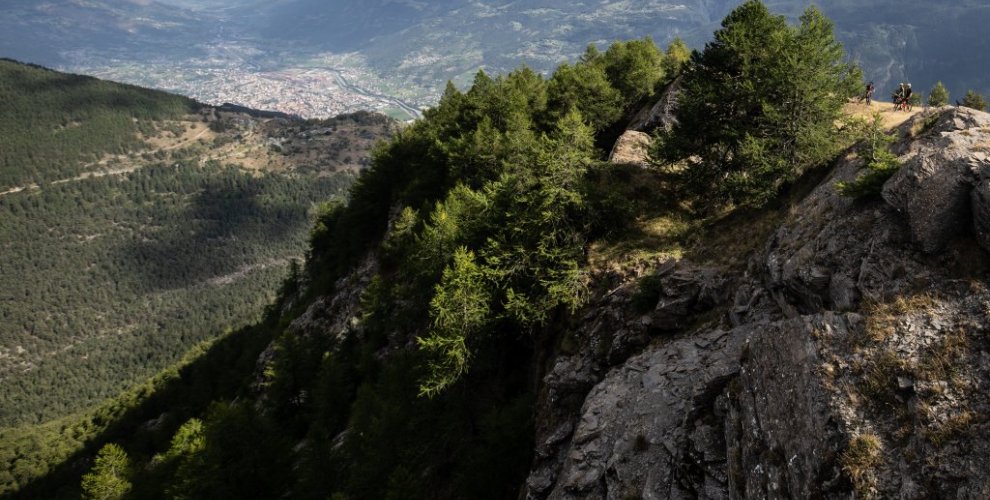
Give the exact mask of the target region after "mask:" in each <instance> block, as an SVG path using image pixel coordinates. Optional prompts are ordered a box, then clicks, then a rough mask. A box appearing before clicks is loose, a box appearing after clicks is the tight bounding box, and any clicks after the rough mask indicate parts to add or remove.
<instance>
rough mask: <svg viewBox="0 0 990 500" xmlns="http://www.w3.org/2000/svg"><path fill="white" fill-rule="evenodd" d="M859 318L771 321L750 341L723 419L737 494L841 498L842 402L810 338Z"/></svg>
mask: <svg viewBox="0 0 990 500" xmlns="http://www.w3.org/2000/svg"><path fill="white" fill-rule="evenodd" d="M860 322H861V320H860V318H859V317H858V316H855V315H854V316H852V317H847V316H842V315H836V314H832V313H826V314H824V315H815V316H805V317H801V318H796V319H793V320H788V321H783V322H777V323H774V324H772V325H769V326H768V327H767V328H764V329H761V330H760V331H759V332H757V333H756V334H755V335H753V336H752V337H751V339H750V342H749V343H748V345H747V349H746V353H745V355H744V356H743V357H744V361H743V362H742V366H741V369H740V372H739V373H740V376H739V378H738V379H737V380H736V381H735V382H734V383H733V384H732V389H730V390H728V391H727V392H726V394H725V395H724V396H723V397H725V398H727V401H728V404H727V406H728V407H729V411H728V415H727V416H726V419H725V421H724V429H725V436H726V448H725V449H726V452H727V456H728V469H729V470H728V478H729V481H728V485H727V486H728V491H729V492H731V495H732V496H733V497H738V498H767V499H771V498H781V499H783V498H828V497H832V496H841V493H842V491H843V489H844V488H845V487H846V485H845V484H844V483H843V482H842V477H841V467H840V465H839V461H838V460H837V459H838V457H839V455H840V454H841V452H842V451H843V450H844V448H845V447H846V444H847V442H848V423H847V422H846V421H845V419H844V417H843V416H842V412H841V409H842V407H843V403H842V402H840V401H837V399H838V397H837V396H836V395H835V394H834V393H833V391H831V390H829V389H828V383H829V378H828V377H827V376H823V374H822V372H821V368H820V367H821V365H822V363H823V361H824V359H823V355H822V352H821V350H820V349H819V347H818V340H817V339H816V336H818V337H821V336H828V337H832V338H835V337H838V338H848V337H850V336H851V335H853V333H851V328H850V323H853V324H855V323H860Z"/></svg>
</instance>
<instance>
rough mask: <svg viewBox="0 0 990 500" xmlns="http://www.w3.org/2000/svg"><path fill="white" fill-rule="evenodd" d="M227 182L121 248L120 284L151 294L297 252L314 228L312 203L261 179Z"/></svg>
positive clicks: (118, 260)
mask: <svg viewBox="0 0 990 500" xmlns="http://www.w3.org/2000/svg"><path fill="white" fill-rule="evenodd" d="M227 181H228V179H213V180H210V181H209V182H208V184H207V185H206V186H205V187H204V188H203V189H202V190H201V191H200V192H198V193H197V194H194V195H192V199H191V201H190V204H189V205H188V207H186V208H185V209H183V210H182V212H181V213H180V214H178V215H177V216H176V217H174V218H170V220H167V221H154V220H148V221H147V225H148V226H155V225H160V229H158V230H153V229H154V228H153V227H152V228H150V229H149V228H145V229H148V230H146V231H144V232H145V233H146V234H145V235H144V236H140V237H139V236H135V237H134V238H133V239H132V240H131V241H130V242H129V243H127V244H125V245H123V246H122V247H120V248H118V249H117V250H116V255H115V256H114V258H113V259H112V260H113V261H114V262H115V263H116V265H117V266H119V267H120V268H121V272H120V276H121V282H118V284H117V285H118V287H125V288H126V289H129V290H130V291H132V292H134V293H147V292H155V291H161V290H171V289H176V288H185V287H190V286H195V285H199V284H203V283H207V282H209V280H211V279H217V278H220V277H223V276H226V275H230V274H232V273H236V272H238V271H239V270H243V269H244V268H245V266H250V265H253V264H258V263H260V262H264V261H267V260H271V259H277V258H282V257H284V256H285V255H286V252H289V251H293V250H295V246H296V243H295V241H294V240H296V239H297V238H299V237H300V234H302V233H304V232H305V229H306V228H307V227H308V226H309V221H308V219H307V217H306V209H307V207H305V206H303V205H302V204H300V203H298V202H296V201H294V200H292V199H291V198H290V197H287V196H285V197H281V198H276V197H274V196H272V195H271V194H270V193H268V192H267V190H266V189H265V186H264V185H262V183H261V181H259V180H257V179H255V178H247V180H246V181H244V182H238V183H234V184H233V185H232V184H231V183H229V182H227Z"/></svg>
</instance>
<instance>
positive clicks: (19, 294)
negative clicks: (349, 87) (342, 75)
mask: <svg viewBox="0 0 990 500" xmlns="http://www.w3.org/2000/svg"><path fill="white" fill-rule="evenodd" d="M0 82H3V84H2V85H3V93H2V96H3V100H4V103H3V106H2V107H0V130H2V131H3V132H2V134H0V137H2V138H3V139H2V141H3V142H4V147H3V148H0V151H2V153H0V154H2V156H3V159H2V160H3V164H2V169H0V172H2V177H3V179H4V181H3V183H4V187H3V188H0V214H2V216H0V247H2V249H3V251H2V253H3V263H2V264H0V290H2V292H0V297H2V300H0V380H2V382H3V383H2V384H0V399H2V400H3V401H4V404H3V405H2V409H0V427H8V426H12V425H22V424H35V423H40V422H44V421H47V420H50V419H54V418H58V417H61V416H64V415H67V414H69V413H73V412H76V411H79V410H81V409H83V408H87V407H90V406H92V405H95V404H97V403H99V402H101V401H102V400H104V399H105V398H109V397H112V396H115V395H117V394H119V393H120V392H121V391H122V390H123V389H125V388H126V387H128V386H129V385H131V384H133V383H135V382H138V381H141V380H144V379H147V378H148V377H149V376H151V375H153V374H155V373H157V372H158V371H159V370H161V369H162V368H164V367H165V366H167V365H169V364H172V363H174V362H175V360H177V359H178V358H179V357H180V356H181V355H182V354H183V353H184V352H186V351H187V350H188V349H189V348H190V347H192V346H193V345H195V344H197V343H199V342H201V341H204V340H208V339H212V338H215V337H216V336H218V335H219V334H221V333H222V332H223V331H224V330H226V329H229V328H235V327H238V326H240V325H244V324H247V323H250V322H252V321H255V320H256V318H257V317H258V315H259V314H260V311H261V310H262V308H263V307H264V305H266V304H267V303H269V302H270V301H271V299H272V297H273V293H274V290H275V288H276V287H277V284H278V283H279V282H280V280H281V279H282V276H283V275H284V274H285V273H286V270H287V269H288V267H289V264H290V262H291V261H292V260H294V259H301V258H302V257H303V255H304V252H305V240H306V236H307V234H308V232H309V227H310V224H311V217H312V214H313V213H315V211H316V209H315V207H316V205H318V204H319V203H324V202H327V201H331V200H334V199H337V198H342V197H343V196H344V195H345V193H346V189H347V188H348V187H349V186H350V184H351V182H352V179H353V171H354V170H357V169H359V168H361V163H362V162H364V161H365V159H366V158H367V156H368V154H369V152H370V149H371V146H372V145H373V143H374V142H375V140H376V139H377V138H379V137H383V136H385V135H386V134H388V133H389V131H390V127H391V124H390V122H389V121H388V120H387V119H385V118H383V117H378V116H373V115H368V114H362V115H354V116H350V117H342V118H340V119H334V120H326V121H319V122H318V121H311V122H305V121H290V120H285V119H263V118H256V117H253V116H251V115H248V114H244V113H230V112H223V111H218V110H216V109H213V108H209V107H201V106H199V105H197V104H196V103H194V102H192V101H189V100H188V99H185V98H182V97H178V96H173V95H169V94H164V93H161V92H156V91H151V90H146V89H139V88H135V87H130V86H124V85H118V84H114V83H111V82H104V81H99V80H95V79H92V78H88V77H81V76H76V75H65V74H61V73H57V72H53V71H49V70H45V69H41V68H38V67H32V66H26V65H21V64H18V63H15V62H11V61H0Z"/></svg>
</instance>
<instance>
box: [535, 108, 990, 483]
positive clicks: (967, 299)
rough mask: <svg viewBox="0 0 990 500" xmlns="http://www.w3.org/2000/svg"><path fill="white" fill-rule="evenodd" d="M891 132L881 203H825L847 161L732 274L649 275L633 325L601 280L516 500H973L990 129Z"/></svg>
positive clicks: (964, 121) (551, 380)
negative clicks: (888, 174)
mask: <svg viewBox="0 0 990 500" xmlns="http://www.w3.org/2000/svg"><path fill="white" fill-rule="evenodd" d="M900 132H901V134H902V136H903V137H904V139H903V140H902V141H901V142H900V143H899V144H898V145H897V146H896V151H897V152H898V154H900V155H901V161H902V162H903V164H904V166H903V168H902V169H901V170H900V171H899V172H898V173H897V174H896V175H895V176H894V177H892V178H891V179H890V180H889V181H888V182H887V183H886V185H885V186H884V190H883V197H882V198H883V199H882V200H879V199H875V200H866V201H854V200H851V199H849V198H844V197H842V196H840V195H839V194H838V193H837V192H836V190H835V187H834V185H835V183H836V182H837V181H842V180H851V179H853V178H855V176H856V175H857V173H858V171H859V170H860V169H861V168H862V166H863V162H862V160H861V159H859V158H857V157H856V156H855V154H850V155H849V156H848V157H846V158H845V159H844V160H842V161H840V162H839V163H838V165H837V166H836V167H835V168H834V170H833V171H832V172H831V174H830V175H829V177H828V178H827V179H826V180H824V181H823V182H822V183H821V184H820V185H819V186H818V187H817V188H816V189H815V190H814V191H813V192H812V193H811V194H810V195H808V196H807V197H806V198H805V199H804V200H803V201H802V202H801V203H800V205H799V206H798V207H796V209H795V210H793V215H792V216H791V217H790V218H789V219H788V220H786V221H785V222H784V223H783V224H782V225H781V226H780V227H779V228H778V229H777V230H776V232H775V233H774V234H773V235H772V237H771V238H770V239H769V241H767V242H766V244H765V246H764V247H763V250H762V251H761V252H758V254H756V255H753V256H752V257H751V258H750V260H749V262H748V265H747V266H746V269H728V268H718V267H704V266H700V265H697V264H693V263H690V262H686V261H669V262H664V263H661V264H659V265H658V266H657V268H656V270H655V271H652V274H653V278H652V279H653V281H654V282H655V283H657V289H658V291H659V299H658V300H657V302H656V304H655V306H654V307H653V308H652V310H651V311H649V312H647V313H646V314H641V313H639V312H638V311H640V310H642V309H638V308H637V307H634V305H633V297H634V295H635V290H636V285H635V283H636V282H637V281H638V279H639V278H640V277H641V275H642V274H643V273H642V271H641V270H640V271H637V272H630V273H629V274H628V275H613V276H606V277H603V280H604V281H606V282H608V284H607V285H606V286H603V287H601V288H602V291H601V292H599V293H598V294H597V295H596V296H595V298H594V299H593V300H592V302H591V304H590V305H589V307H588V309H587V310H586V312H585V315H584V317H583V321H582V322H581V326H580V327H579V328H578V330H577V331H576V332H572V334H573V335H572V337H573V339H576V340H575V342H576V343H577V344H578V347H577V348H575V349H571V350H570V351H569V352H571V353H570V354H568V353H566V352H564V353H560V354H558V355H557V356H556V358H555V359H554V360H553V362H552V363H551V366H550V367H549V369H548V372H547V374H546V375H545V377H544V378H543V387H542V391H541V395H540V401H539V403H538V408H537V420H536V422H537V440H536V447H537V448H536V457H535V460H534V463H533V467H532V470H531V473H530V476H529V478H528V481H527V484H526V486H525V489H526V496H527V497H528V498H532V499H544V498H552V499H564V498H609V499H619V498H621V499H625V498H644V499H645V498H838V497H841V498H848V497H850V495H851V494H852V495H855V496H856V497H863V498H868V497H877V496H879V497H884V498H889V497H893V498H919V499H920V498H935V497H938V498H987V497H990V478H988V477H987V475H986V474H985V471H987V470H990V438H988V437H987V436H990V434H988V432H987V431H988V430H990V425H988V424H990V420H988V416H990V391H988V387H990V335H988V334H990V331H988V328H990V319H988V315H990V289H988V287H987V283H986V282H985V278H984V277H985V276H986V270H987V267H988V264H990V259H988V255H987V250H990V237H988V236H987V235H988V234H990V205H988V202H990V161H988V154H987V151H988V150H990V115H988V114H985V113H980V112H976V111H972V110H966V109H962V108H959V109H944V110H938V111H937V112H936V113H935V114H931V115H920V116H918V117H916V118H915V119H913V120H912V121H910V122H908V123H907V124H905V125H904V126H903V127H902V128H901V130H900ZM606 278H607V279H606Z"/></svg>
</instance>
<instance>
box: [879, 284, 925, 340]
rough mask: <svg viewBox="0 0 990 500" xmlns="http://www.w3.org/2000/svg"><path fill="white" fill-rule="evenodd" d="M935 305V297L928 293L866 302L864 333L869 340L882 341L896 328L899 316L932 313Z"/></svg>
mask: <svg viewBox="0 0 990 500" xmlns="http://www.w3.org/2000/svg"><path fill="white" fill-rule="evenodd" d="M937 305H938V303H937V300H936V298H935V297H934V296H932V295H931V294H928V293H918V294H913V295H902V296H900V297H897V298H896V299H894V300H893V301H891V302H885V303H871V304H868V305H867V306H866V308H865V312H866V334H867V336H868V337H869V338H870V339H871V340H873V341H875V342H882V341H884V340H886V339H887V338H889V337H890V336H891V335H893V334H894V332H895V331H896V330H897V321H898V320H899V319H900V318H901V316H904V315H905V314H910V313H918V312H924V313H927V314H932V313H933V312H934V311H935V307H936V306H937Z"/></svg>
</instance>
